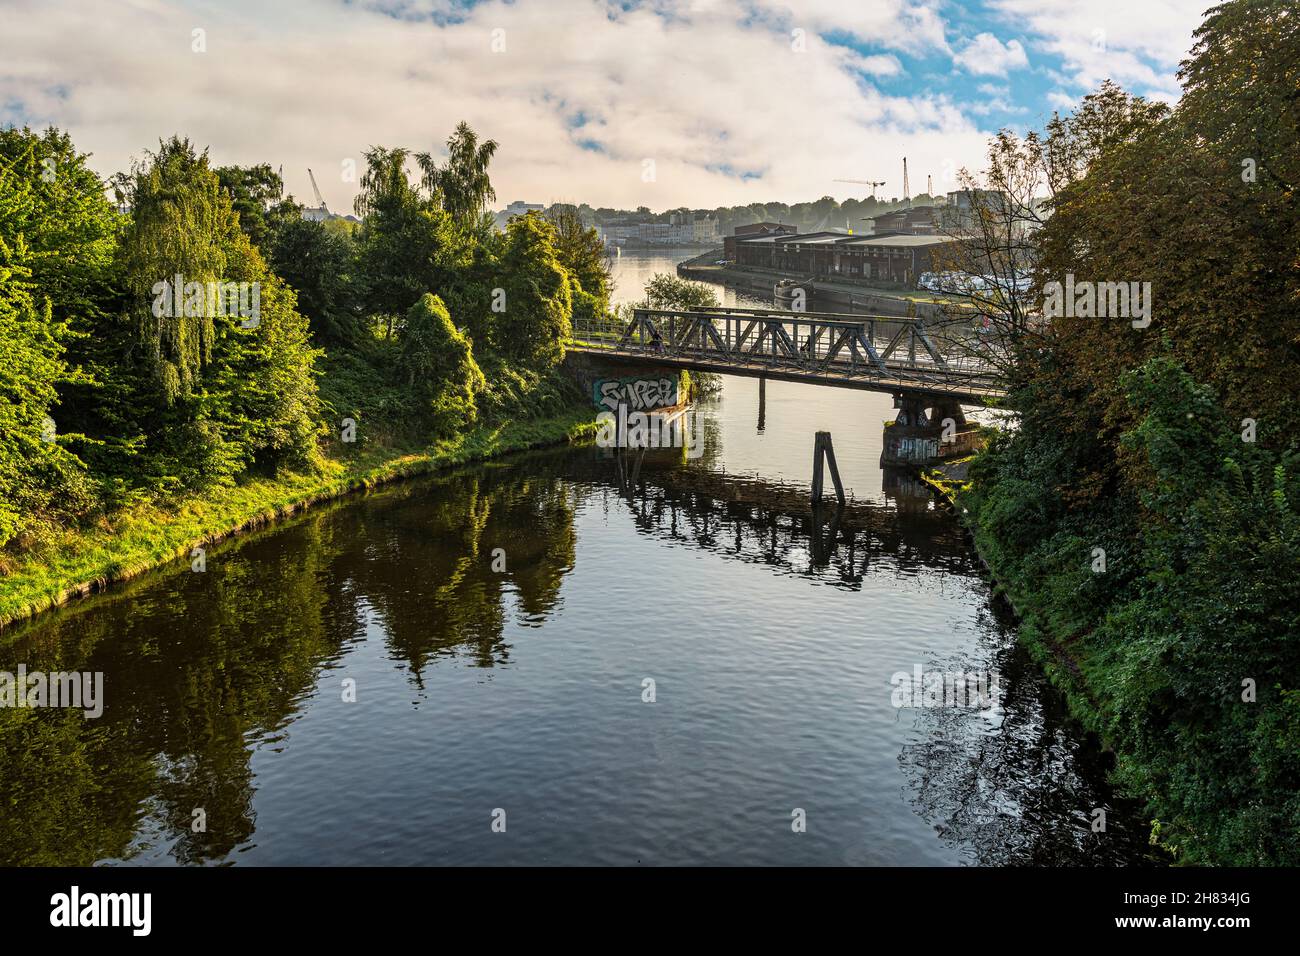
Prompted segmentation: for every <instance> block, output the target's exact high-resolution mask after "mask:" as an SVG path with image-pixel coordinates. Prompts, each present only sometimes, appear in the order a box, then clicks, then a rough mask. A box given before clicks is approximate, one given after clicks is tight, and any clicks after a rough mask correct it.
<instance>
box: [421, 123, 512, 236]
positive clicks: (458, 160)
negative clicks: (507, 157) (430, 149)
mask: <svg viewBox="0 0 1300 956" xmlns="http://www.w3.org/2000/svg"><path fill="white" fill-rule="evenodd" d="M496 151H497V142H496V140H493V139H489V140H486V141H484V142H482V143H480V142H479V140H478V134H477V133H475V132H474V130H472V129H470V126H469V124H468V123H465V122H461V123H458V124H457V125H456V130H455V132H453V133H452V134H451V137H450V138H449V139H448V140H447V161H446V162H445V163H443V164H442V165H441V166H439V165H438V164H437V163H436V162H435V161H434V159H433V157H432V156H431V155H430V154H429V153H419V154H418V155H417V156H416V161H417V162H418V163H419V166H420V171H421V172H422V174H423V184H424V188H425V189H426V190H427V191H428V193H429V195H430V196H433V197H436V198H437V199H438V201H440V203H441V205H442V208H443V209H445V210H446V211H447V212H448V213H449V214H450V215H451V217H452V218H453V219H454V220H455V221H456V222H458V223H462V224H468V223H471V222H473V221H474V220H476V219H478V218H479V216H480V215H481V214H482V213H483V211H484V209H485V208H486V207H487V204H488V203H490V202H491V201H492V200H494V199H496V195H497V194H496V191H495V190H494V189H493V188H492V180H491V178H490V177H489V176H488V166H489V164H490V163H491V162H492V157H493V156H495V155H496Z"/></svg>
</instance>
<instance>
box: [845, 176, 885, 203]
mask: <svg viewBox="0 0 1300 956" xmlns="http://www.w3.org/2000/svg"><path fill="white" fill-rule="evenodd" d="M832 181H833V182H837V183H857V184H858V185H859V186H870V187H871V198H872V199H875V198H876V187H877V186H883V185H885V182H884V180H881V181H880V182H878V183H876V182H872V181H871V180H870V179H836V180H832Z"/></svg>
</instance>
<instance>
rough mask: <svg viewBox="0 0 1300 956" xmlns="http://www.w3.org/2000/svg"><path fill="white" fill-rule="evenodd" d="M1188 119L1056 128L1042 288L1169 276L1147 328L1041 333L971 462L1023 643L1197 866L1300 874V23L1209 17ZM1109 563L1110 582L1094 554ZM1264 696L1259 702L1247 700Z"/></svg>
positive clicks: (1119, 113)
mask: <svg viewBox="0 0 1300 956" xmlns="http://www.w3.org/2000/svg"><path fill="white" fill-rule="evenodd" d="M1181 77H1182V81H1183V85H1184V91H1185V95H1184V97H1183V99H1182V100H1181V101H1180V102H1179V104H1178V105H1177V106H1176V107H1174V108H1173V109H1169V108H1167V107H1164V106H1162V105H1156V104H1150V103H1146V102H1145V101H1143V100H1141V99H1140V98H1137V97H1131V96H1129V95H1128V94H1126V93H1124V92H1123V91H1122V90H1120V89H1119V88H1117V87H1115V86H1113V85H1112V84H1106V85H1104V86H1103V87H1102V88H1101V89H1100V90H1099V91H1098V92H1097V93H1095V94H1093V95H1092V96H1089V97H1087V98H1086V99H1085V100H1084V102H1083V103H1082V104H1081V107H1080V108H1079V109H1078V110H1077V111H1076V112H1075V113H1074V114H1073V115H1072V116H1068V117H1056V118H1054V119H1053V121H1052V122H1051V123H1049V124H1048V129H1047V132H1046V136H1045V137H1044V139H1043V140H1042V141H1041V150H1040V153H1039V158H1040V159H1041V162H1042V164H1043V165H1042V169H1043V171H1044V174H1045V175H1044V179H1045V181H1046V182H1047V183H1048V185H1049V187H1050V189H1051V198H1050V202H1049V209H1050V211H1051V215H1050V217H1048V218H1046V219H1045V221H1044V222H1043V224H1042V228H1041V231H1040V232H1039V233H1038V234H1037V235H1036V236H1035V238H1034V244H1035V247H1036V250H1037V253H1038V261H1037V278H1038V279H1039V280H1040V281H1041V282H1048V281H1052V280H1056V281H1061V280H1063V279H1064V278H1065V276H1066V275H1067V274H1072V275H1073V276H1074V280H1075V282H1076V283H1080V282H1088V281H1091V282H1097V283H1103V282H1134V281H1140V282H1150V283H1151V290H1152V300H1153V306H1154V307H1153V314H1152V323H1151V325H1150V327H1148V328H1134V327H1133V326H1132V324H1131V323H1130V321H1129V320H1128V318H1070V317H1060V318H1054V319H1052V320H1051V321H1050V322H1040V323H1038V324H1037V326H1036V328H1035V329H1034V333H1035V334H1034V335H1033V336H1032V337H1030V338H1029V339H1028V340H1027V343H1028V344H1027V345H1026V347H1025V348H1024V349H1023V350H1022V352H1021V354H1020V356H1019V359H1020V363H1019V369H1018V372H1019V375H1018V377H1017V380H1016V381H1015V387H1014V389H1013V391H1012V394H1011V397H1010V400H1009V403H1008V404H1009V406H1010V407H1011V409H1012V410H1013V411H1014V412H1015V413H1016V415H1017V416H1018V418H1019V427H1018V429H1017V430H1016V431H1015V432H1014V433H1013V434H1010V435H1008V436H1005V437H1003V438H1002V439H1000V440H999V441H997V442H996V443H995V444H994V446H993V447H992V448H991V449H990V450H989V452H988V453H987V454H986V455H985V456H983V458H982V459H981V460H980V461H979V462H978V463H977V464H976V466H975V467H974V468H973V469H972V477H973V479H974V490H973V492H972V494H971V497H970V499H969V504H968V506H969V507H970V509H971V512H972V516H973V517H974V519H975V522H976V525H977V527H978V529H979V531H978V535H979V537H980V540H981V545H982V547H983V549H984V551H985V554H986V556H987V557H988V559H989V561H990V563H991V564H992V565H993V566H994V568H995V569H996V570H997V572H998V575H999V577H1000V578H1001V579H1002V580H1004V581H1006V582H1009V583H1008V587H1009V589H1010V590H1011V591H1013V592H1014V594H1015V596H1016V597H1017V598H1018V601H1019V603H1020V605H1021V609H1022V611H1024V612H1025V613H1026V615H1027V618H1026V622H1025V627H1024V633H1025V634H1026V635H1027V637H1028V638H1029V640H1030V641H1031V643H1032V644H1034V645H1035V646H1037V647H1038V648H1039V649H1040V650H1042V651H1043V653H1044V655H1045V656H1047V657H1049V658H1052V659H1059V658H1061V657H1062V656H1064V657H1065V658H1067V659H1068V661H1069V664H1068V665H1067V666H1063V667H1062V668H1061V669H1060V671H1059V673H1060V676H1061V679H1062V680H1064V681H1065V682H1066V683H1067V684H1077V685H1079V687H1078V689H1079V698H1080V699H1084V700H1090V701H1091V703H1090V704H1089V705H1087V706H1085V707H1083V708H1082V710H1083V713H1084V715H1085V717H1086V718H1087V719H1088V720H1089V721H1090V723H1092V725H1093V726H1094V727H1095V728H1096V729H1097V730H1099V731H1100V732H1102V733H1103V734H1105V735H1106V737H1107V738H1108V739H1109V740H1110V741H1111V743H1112V744H1113V745H1114V748H1115V751H1116V753H1117V754H1118V757H1119V770H1118V774H1119V777H1120V779H1121V781H1122V782H1124V783H1125V784H1127V785H1128V786H1129V787H1130V788H1131V789H1132V790H1133V791H1134V792H1136V793H1138V794H1140V795H1142V796H1143V797H1145V798H1146V799H1147V800H1148V802H1149V805H1150V807H1151V811H1152V814H1153V816H1154V818H1155V820H1156V821H1157V826H1158V829H1159V833H1160V838H1161V840H1162V842H1163V843H1164V844H1165V845H1166V846H1167V847H1169V848H1171V849H1173V850H1175V851H1176V852H1177V853H1178V854H1179V856H1180V858H1182V859H1185V860H1187V861H1189V862H1195V863H1239V864H1256V863H1289V864H1291V865H1294V864H1296V863H1297V862H1300V856H1297V852H1296V849H1295V848H1296V846H1297V845H1300V841H1298V839H1297V838H1298V837H1300V801H1298V799H1297V796H1296V795H1297V793H1300V706H1298V704H1300V694H1297V688H1296V671H1295V661H1296V659H1297V651H1298V648H1300V643H1298V642H1300V624H1298V623H1297V618H1296V615H1295V610H1294V609H1295V607H1297V606H1298V605H1300V593H1297V592H1296V587H1297V582H1298V581H1300V534H1298V533H1297V532H1298V531H1300V511H1298V509H1300V481H1298V478H1297V476H1298V474H1300V473H1298V472H1297V468H1298V467H1300V439H1297V437H1296V433H1295V429H1294V428H1293V427H1292V422H1293V418H1294V408H1295V407H1296V404H1297V401H1300V384H1298V383H1297V380H1296V378H1295V376H1294V374H1293V369H1294V368H1295V366H1296V359H1297V346H1300V318H1298V317H1297V312H1296V309H1295V305H1296V302H1297V299H1298V298H1300V245H1297V238H1298V234H1297V226H1298V224H1300V210H1298V209H1297V207H1296V202H1297V195H1296V189H1295V184H1296V181H1297V175H1300V167H1297V162H1300V159H1298V157H1300V149H1298V148H1297V146H1298V144H1297V142H1296V136H1297V130H1300V122H1298V120H1300V100H1298V99H1297V97H1296V90H1297V88H1300V19H1297V17H1296V16H1295V10H1294V8H1293V5H1292V4H1289V3H1286V2H1283V0H1235V2H1230V3H1224V4H1221V5H1220V6H1218V7H1215V8H1214V9H1213V10H1211V11H1210V12H1209V13H1208V14H1207V16H1206V19H1205V21H1204V23H1203V24H1202V26H1201V28H1200V29H1199V30H1198V31H1197V33H1196V45H1195V47H1194V49H1193V51H1192V54H1191V57H1190V58H1189V59H1188V61H1187V62H1185V63H1184V64H1183V67H1182V70H1181ZM1097 548H1101V549H1103V550H1104V552H1105V558H1106V569H1105V571H1104V573H1096V572H1095V571H1094V569H1093V568H1092V567H1090V562H1091V561H1092V557H1093V555H1094V553H1095V551H1094V549H1097ZM1247 697H1248V698H1249V699H1247Z"/></svg>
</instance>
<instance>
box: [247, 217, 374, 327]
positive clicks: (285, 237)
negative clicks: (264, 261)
mask: <svg viewBox="0 0 1300 956" xmlns="http://www.w3.org/2000/svg"><path fill="white" fill-rule="evenodd" d="M357 255H358V250H357V244H356V241H355V240H354V239H353V238H352V235H351V233H349V232H343V231H340V230H333V229H330V228H329V227H327V226H326V225H325V224H324V223H321V222H312V221H311V220H308V219H301V218H299V219H294V220H290V221H289V222H286V223H285V224H284V225H283V226H281V227H280V228H279V229H278V230H276V233H275V238H274V240H273V243H272V246H271V252H270V257H271V267H272V269H273V270H274V271H275V274H276V275H278V276H279V277H280V278H281V279H283V280H284V281H285V282H286V283H287V284H288V285H289V286H291V287H292V288H293V289H294V291H296V292H297V293H298V310H299V311H300V312H302V314H303V315H305V316H307V319H308V321H309V322H310V323H311V336H312V342H313V343H314V344H316V345H318V346H339V347H342V348H349V347H352V346H355V345H356V344H357V343H358V342H359V341H360V340H361V338H362V336H364V335H365V334H366V328H365V323H364V322H363V320H362V315H361V307H360V304H359V302H358V288H357V286H358V278H359V277H358V274H357Z"/></svg>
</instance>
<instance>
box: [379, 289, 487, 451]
mask: <svg viewBox="0 0 1300 956" xmlns="http://www.w3.org/2000/svg"><path fill="white" fill-rule="evenodd" d="M397 371H398V375H399V377H400V378H401V379H402V380H403V383H404V384H405V385H406V387H407V388H409V389H411V390H412V391H413V392H415V393H416V394H417V395H418V396H419V401H420V404H421V410H422V413H423V415H424V417H425V419H426V421H427V422H428V424H429V425H430V426H431V428H432V430H433V434H434V435H435V436H436V437H439V438H441V437H446V436H447V435H450V434H452V433H453V432H454V431H456V430H457V429H460V428H464V427H466V426H468V425H471V424H473V422H474V419H475V417H476V414H477V410H476V407H475V403H474V402H475V398H476V396H477V395H478V393H479V392H481V391H483V388H484V386H485V385H486V381H485V380H484V378H483V373H482V372H481V371H480V370H479V367H478V363H477V362H475V361H474V354H473V349H472V348H471V346H470V342H469V339H467V338H466V337H465V336H464V334H463V333H461V332H460V331H459V330H457V328H456V326H455V325H454V324H453V323H452V321H451V316H450V314H449V313H448V312H447V307H446V306H445V305H444V304H443V302H442V300H441V299H440V298H438V297H437V296H436V295H432V294H429V293H426V294H425V295H423V296H421V298H420V300H419V301H418V302H416V303H415V305H413V306H412V307H411V310H410V311H409V312H408V313H407V314H406V321H405V322H404V323H403V325H402V333H401V353H400V356H399V358H398V365H397Z"/></svg>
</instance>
